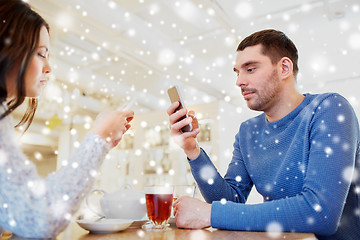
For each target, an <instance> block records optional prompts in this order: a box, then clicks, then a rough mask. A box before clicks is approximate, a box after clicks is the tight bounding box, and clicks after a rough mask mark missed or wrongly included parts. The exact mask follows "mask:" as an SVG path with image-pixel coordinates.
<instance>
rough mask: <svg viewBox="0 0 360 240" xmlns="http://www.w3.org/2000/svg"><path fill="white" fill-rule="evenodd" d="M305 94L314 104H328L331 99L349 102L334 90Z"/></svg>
mask: <svg viewBox="0 0 360 240" xmlns="http://www.w3.org/2000/svg"><path fill="white" fill-rule="evenodd" d="M305 96H307V97H309V98H310V101H309V102H310V103H311V104H312V105H315V106H318V105H322V104H325V105H328V104H330V101H332V100H336V101H337V102H339V103H345V104H349V102H348V101H347V100H346V98H345V97H343V96H342V95H341V94H339V93H335V92H328V93H321V94H305Z"/></svg>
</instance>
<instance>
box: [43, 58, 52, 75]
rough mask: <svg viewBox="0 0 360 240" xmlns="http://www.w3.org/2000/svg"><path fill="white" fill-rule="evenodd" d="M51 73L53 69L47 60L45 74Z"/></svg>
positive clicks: (44, 68)
mask: <svg viewBox="0 0 360 240" xmlns="http://www.w3.org/2000/svg"><path fill="white" fill-rule="evenodd" d="M50 72H51V67H50V64H49V61H48V60H46V63H45V65H44V67H43V73H46V74H48V73H50Z"/></svg>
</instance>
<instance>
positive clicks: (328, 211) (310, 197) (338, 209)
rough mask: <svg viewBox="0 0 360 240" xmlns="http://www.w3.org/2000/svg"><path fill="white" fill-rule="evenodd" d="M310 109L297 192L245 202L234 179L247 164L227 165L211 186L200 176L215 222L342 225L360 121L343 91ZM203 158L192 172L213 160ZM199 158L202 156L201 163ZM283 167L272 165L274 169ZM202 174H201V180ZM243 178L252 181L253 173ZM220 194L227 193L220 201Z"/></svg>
mask: <svg viewBox="0 0 360 240" xmlns="http://www.w3.org/2000/svg"><path fill="white" fill-rule="evenodd" d="M311 114H312V115H313V117H312V120H311V122H310V123H309V126H308V128H307V131H306V132H304V137H307V138H308V141H307V142H308V146H302V147H303V148H306V149H309V153H308V164H307V165H306V166H305V167H304V169H303V173H304V181H303V184H302V186H301V188H300V189H301V190H300V191H299V192H298V193H297V194H295V195H293V196H289V197H283V198H279V199H276V200H272V201H266V202H264V203H261V204H255V205H248V204H242V203H239V202H241V201H237V200H236V199H235V198H234V197H233V196H234V190H233V188H234V181H231V180H230V179H236V176H237V175H240V174H242V175H241V176H246V175H244V174H243V171H245V170H242V169H241V168H243V167H244V166H240V167H238V168H237V170H236V171H240V172H236V171H235V170H228V173H227V178H225V179H223V178H222V177H221V176H220V175H219V174H215V175H214V180H213V182H214V184H213V185H212V186H206V182H204V181H202V182H201V181H200V182H198V183H199V187H200V188H202V189H203V192H206V194H205V196H206V199H207V200H208V201H212V209H211V225H212V226H213V227H215V228H221V229H229V230H251V231H266V230H274V228H273V227H275V229H276V230H282V231H296V232H313V233H316V234H324V235H327V234H332V233H334V232H335V231H336V230H337V227H338V224H339V221H340V218H341V214H342V211H343V209H344V204H345V202H346V197H347V195H348V192H349V187H350V184H351V176H352V173H353V171H354V165H355V161H356V158H358V157H359V125H358V122H357V119H356V116H355V113H354V111H353V109H352V107H351V106H350V104H349V103H348V102H347V101H346V100H345V99H344V98H342V97H341V96H339V95H331V96H330V97H329V98H328V99H326V100H324V101H322V102H320V103H318V105H317V107H316V109H314V111H313V112H312V113H311ZM289 137H290V136H289ZM297 147H300V146H297ZM234 151H235V150H234ZM235 152H236V151H235ZM299 155H300V154H299ZM235 157H236V156H235ZM293 157H294V156H293ZM204 159H205V157H204V155H201V156H200V157H199V159H196V160H194V162H191V163H190V164H191V167H192V168H194V169H193V173H194V172H195V173H198V174H199V173H200V172H201V169H202V168H204V167H207V166H209V164H208V162H207V160H204ZM197 160H200V161H199V162H197V163H196V162H195V161H197ZM209 161H210V160H209ZM229 168H234V167H233V166H229ZM278 168H279V166H273V169H274V170H275V169H278ZM212 169H213V171H215V169H214V168H213V167H212ZM232 171H233V172H232ZM259 171H261V169H259ZM290 177H291V176H290ZM292 177H294V176H292ZM199 179H200V178H199V177H196V180H197V181H198V180H199ZM244 180H245V181H246V182H249V179H248V177H245V179H244ZM284 181H285V179H284ZM235 186H236V185H235ZM240 186H243V185H240ZM218 191H219V192H220V193H217V192H218ZM279 194H280V193H279ZM211 196H216V197H214V198H212V197H211ZM220 198H224V199H223V200H222V201H219V199H220ZM225 199H226V200H225Z"/></svg>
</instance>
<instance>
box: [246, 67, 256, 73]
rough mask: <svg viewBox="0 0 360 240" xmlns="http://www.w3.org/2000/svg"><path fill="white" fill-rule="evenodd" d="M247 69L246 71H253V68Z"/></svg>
mask: <svg viewBox="0 0 360 240" xmlns="http://www.w3.org/2000/svg"><path fill="white" fill-rule="evenodd" d="M247 71H248V72H253V71H255V68H248V69H247Z"/></svg>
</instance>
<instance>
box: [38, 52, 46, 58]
mask: <svg viewBox="0 0 360 240" xmlns="http://www.w3.org/2000/svg"><path fill="white" fill-rule="evenodd" d="M38 55H39V56H40V57H42V58H46V56H45V55H43V54H41V53H38Z"/></svg>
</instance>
